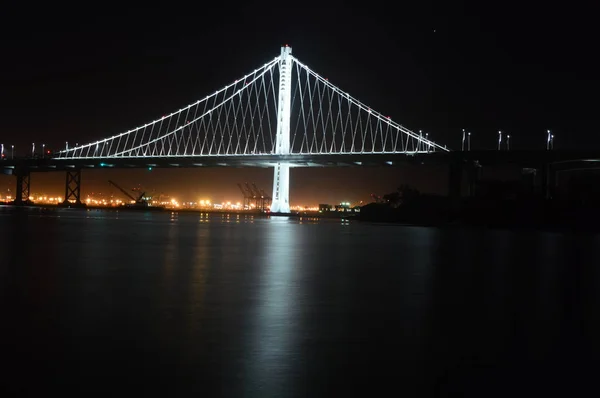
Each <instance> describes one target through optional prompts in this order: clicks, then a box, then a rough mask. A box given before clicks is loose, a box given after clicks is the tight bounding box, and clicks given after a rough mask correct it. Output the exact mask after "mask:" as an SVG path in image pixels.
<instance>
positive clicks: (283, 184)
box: [271, 46, 294, 213]
mask: <svg viewBox="0 0 600 398" xmlns="http://www.w3.org/2000/svg"><path fill="white" fill-rule="evenodd" d="M291 55H292V49H291V48H290V47H287V46H285V47H281V56H280V58H279V101H278V102H279V103H278V108H277V136H276V139H275V150H274V151H273V153H274V154H275V155H289V154H290V107H291V99H292V72H293V69H292V66H293V65H292V63H293V62H294V60H293V58H292V56H291ZM271 212H272V213H289V212H290V165H289V163H284V162H278V163H277V164H276V165H275V172H274V175H273V201H272V202H271Z"/></svg>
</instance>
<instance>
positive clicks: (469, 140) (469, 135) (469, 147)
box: [467, 132, 471, 151]
mask: <svg viewBox="0 0 600 398" xmlns="http://www.w3.org/2000/svg"><path fill="white" fill-rule="evenodd" d="M467 150H468V151H470V150H471V132H469V133H468V136H467Z"/></svg>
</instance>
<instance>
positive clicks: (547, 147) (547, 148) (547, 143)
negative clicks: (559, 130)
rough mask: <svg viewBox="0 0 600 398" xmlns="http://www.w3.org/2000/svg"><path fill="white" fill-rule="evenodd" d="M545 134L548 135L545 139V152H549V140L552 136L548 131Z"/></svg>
mask: <svg viewBox="0 0 600 398" xmlns="http://www.w3.org/2000/svg"><path fill="white" fill-rule="evenodd" d="M546 132H547V133H548V137H547V138H546V150H547V151H548V150H550V139H551V136H552V134H550V130H546Z"/></svg>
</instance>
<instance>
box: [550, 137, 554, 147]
mask: <svg viewBox="0 0 600 398" xmlns="http://www.w3.org/2000/svg"><path fill="white" fill-rule="evenodd" d="M550 149H554V134H552V135H550Z"/></svg>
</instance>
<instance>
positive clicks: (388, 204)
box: [357, 172, 600, 230]
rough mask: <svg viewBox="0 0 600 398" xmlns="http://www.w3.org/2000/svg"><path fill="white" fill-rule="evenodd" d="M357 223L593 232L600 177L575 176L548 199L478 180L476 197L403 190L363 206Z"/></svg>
mask: <svg viewBox="0 0 600 398" xmlns="http://www.w3.org/2000/svg"><path fill="white" fill-rule="evenodd" d="M357 218H358V219H360V220H363V221H371V222H394V223H408V224H417V225H453V224H458V225H476V226H490V227H506V228H513V227H515V228H519V227H526V228H543V229H548V228H550V229H552V228H558V229H561V228H572V229H583V230H595V229H597V228H598V227H597V225H598V222H599V221H600V176H599V175H598V174H595V173H592V172H589V173H583V174H579V175H576V176H574V177H573V178H571V179H570V180H569V182H568V184H566V185H565V186H563V187H562V190H557V191H556V192H554V193H553V195H552V197H549V198H548V197H546V196H545V195H544V194H543V193H541V192H539V191H536V190H535V189H534V188H533V187H531V186H530V185H527V184H523V183H522V182H519V181H493V180H487V181H480V182H478V184H477V189H476V193H475V194H474V195H473V196H470V197H462V198H459V199H458V200H452V199H451V198H449V197H447V196H442V195H432V194H422V193H420V192H419V191H418V190H416V189H414V188H411V187H409V186H407V185H401V186H400V187H398V188H397V189H396V190H395V191H393V192H390V193H388V194H385V195H383V196H382V197H381V200H379V201H377V202H375V203H370V204H367V205H365V206H363V207H362V208H361V211H360V214H359V215H358V217H357Z"/></svg>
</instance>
